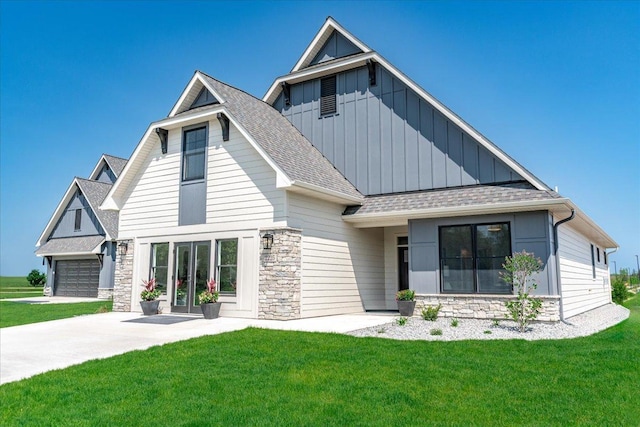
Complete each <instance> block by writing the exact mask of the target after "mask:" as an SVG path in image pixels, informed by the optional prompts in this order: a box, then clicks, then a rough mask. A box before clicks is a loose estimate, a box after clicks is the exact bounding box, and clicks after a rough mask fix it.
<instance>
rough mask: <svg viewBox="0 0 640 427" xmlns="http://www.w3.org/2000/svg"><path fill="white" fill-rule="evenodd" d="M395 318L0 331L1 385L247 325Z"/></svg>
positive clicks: (127, 318) (186, 320) (365, 323)
mask: <svg viewBox="0 0 640 427" xmlns="http://www.w3.org/2000/svg"><path fill="white" fill-rule="evenodd" d="M392 320H393V315H392V314H350V315H340V316H327V317H315V318H311V319H300V320H289V321H277V320H255V319H236V318H228V317H221V318H218V319H214V320H205V319H204V318H202V316H190V315H176V314H163V315H156V316H142V315H141V314H139V313H104V314H91V315H87V316H77V317H73V318H70V319H61V320H53V321H49V322H42V323H33V324H30V325H23V326H13V327H10V328H2V329H0V384H4V383H8V382H12V381H17V380H20V379H23V378H28V377H31V376H33V375H37V374H40V373H43V372H47V371H51V370H54V369H62V368H66V367H68V366H71V365H76V364H79V363H82V362H86V361H87V360H92V359H102V358H106V357H110V356H115V355H117V354H122V353H126V352H128V351H132V350H143V349H146V348H149V347H151V346H154V345H162V344H166V343H170V342H175V341H181V340H186V339H189V338H195V337H199V336H203V335H215V334H220V333H223V332H231V331H237V330H240V329H244V328H247V327H251V326H253V327H259V328H267V329H280V330H291V331H308V332H339V333H344V332H349V331H353V330H356V329H361V328H367V327H370V326H377V325H382V324H384V323H388V322H391V321H392Z"/></svg>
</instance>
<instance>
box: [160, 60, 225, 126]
mask: <svg viewBox="0 0 640 427" xmlns="http://www.w3.org/2000/svg"><path fill="white" fill-rule="evenodd" d="M196 81H200V83H202V86H204V87H205V88H206V89H207V90H208V91H209V92H211V94H212V95H213V96H214V97H215V98H216V99H217V100H218V102H219V103H220V104H224V102H225V100H224V98H223V97H221V96H220V94H219V93H217V92H216V91H215V90H214V89H213V88H212V87H211V86H210V85H209V84H207V82H206V81H205V79H204V78H203V77H202V73H200V71H196V72H195V73H194V74H193V77H191V80H190V81H189V83H188V84H187V87H186V88H185V90H183V91H182V95H180V98H178V101H176V103H175V105H174V106H173V108H172V109H171V111H170V112H169V116H168V117H173V116H175V115H176V114H177V113H178V110H179V109H180V108H181V107H182V104H183V103H184V100H185V98H186V97H187V96H188V95H189V93H191V90H192V89H193V86H194V85H195V84H196Z"/></svg>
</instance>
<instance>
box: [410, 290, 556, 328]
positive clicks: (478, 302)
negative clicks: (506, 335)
mask: <svg viewBox="0 0 640 427" xmlns="http://www.w3.org/2000/svg"><path fill="white" fill-rule="evenodd" d="M535 297H536V298H540V299H541V300H542V312H541V313H540V315H539V316H538V318H537V320H538V321H542V322H558V321H559V320H560V297H559V296H542V295H541V296H537V295H535ZM512 299H514V296H513V295H459V294H456V295H450V294H447V295H443V294H439V295H417V294H416V301H418V303H417V304H416V308H415V313H414V315H420V312H421V310H422V309H423V308H424V307H425V306H437V305H438V304H442V308H441V309H440V313H439V315H440V316H442V317H458V318H472V319H504V318H505V317H506V316H507V314H508V312H507V308H506V307H505V304H504V303H505V301H508V300H512Z"/></svg>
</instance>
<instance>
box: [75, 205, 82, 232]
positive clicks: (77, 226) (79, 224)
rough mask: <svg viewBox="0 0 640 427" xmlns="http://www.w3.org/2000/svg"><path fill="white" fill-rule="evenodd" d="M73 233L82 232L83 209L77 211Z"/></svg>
mask: <svg viewBox="0 0 640 427" xmlns="http://www.w3.org/2000/svg"><path fill="white" fill-rule="evenodd" d="M73 231H82V209H76V210H75V218H74V222H73Z"/></svg>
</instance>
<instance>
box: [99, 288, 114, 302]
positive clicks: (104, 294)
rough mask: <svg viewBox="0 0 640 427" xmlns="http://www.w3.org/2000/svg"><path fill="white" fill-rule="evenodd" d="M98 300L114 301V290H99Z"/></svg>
mask: <svg viewBox="0 0 640 427" xmlns="http://www.w3.org/2000/svg"><path fill="white" fill-rule="evenodd" d="M98 299H113V288H110V289H101V288H98Z"/></svg>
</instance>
